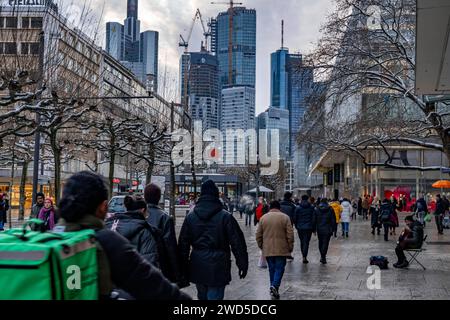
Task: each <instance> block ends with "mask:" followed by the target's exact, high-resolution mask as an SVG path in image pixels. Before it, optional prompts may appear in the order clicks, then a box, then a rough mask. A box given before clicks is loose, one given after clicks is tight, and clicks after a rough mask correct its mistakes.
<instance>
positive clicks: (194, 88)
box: [180, 51, 220, 130]
mask: <svg viewBox="0 0 450 320" xmlns="http://www.w3.org/2000/svg"><path fill="white" fill-rule="evenodd" d="M180 64H181V65H180V70H181V74H180V75H181V76H180V86H181V97H182V100H181V101H184V97H185V95H186V93H187V95H188V96H189V107H190V108H189V109H190V112H191V116H192V119H193V120H202V122H203V129H204V130H206V129H218V128H219V116H220V108H219V106H220V105H219V103H220V84H219V64H218V62H217V58H216V57H215V56H213V55H212V54H210V53H208V52H206V51H204V52H191V53H189V54H184V55H183V56H182V57H181V60H180ZM185 81H187V83H186V84H187V86H186V87H185Z"/></svg>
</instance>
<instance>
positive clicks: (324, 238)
mask: <svg viewBox="0 0 450 320" xmlns="http://www.w3.org/2000/svg"><path fill="white" fill-rule="evenodd" d="M317 237H318V238H319V251H320V257H321V258H322V259H324V258H326V257H327V253H328V246H329V245H330V239H331V234H329V233H326V234H320V233H319V234H317Z"/></svg>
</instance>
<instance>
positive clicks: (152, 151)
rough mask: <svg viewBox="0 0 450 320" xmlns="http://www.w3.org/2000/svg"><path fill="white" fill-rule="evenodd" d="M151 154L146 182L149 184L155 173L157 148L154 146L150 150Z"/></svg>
mask: <svg viewBox="0 0 450 320" xmlns="http://www.w3.org/2000/svg"><path fill="white" fill-rule="evenodd" d="M149 155H150V161H147V164H148V166H147V175H146V177H145V184H146V185H149V184H150V183H152V174H153V168H154V166H155V150H154V149H153V148H152V149H151V150H150V152H149Z"/></svg>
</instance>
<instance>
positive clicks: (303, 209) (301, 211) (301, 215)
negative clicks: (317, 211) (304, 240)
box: [294, 201, 314, 231]
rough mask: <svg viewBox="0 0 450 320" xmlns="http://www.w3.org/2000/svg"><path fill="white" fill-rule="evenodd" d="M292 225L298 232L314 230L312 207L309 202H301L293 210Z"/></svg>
mask: <svg viewBox="0 0 450 320" xmlns="http://www.w3.org/2000/svg"><path fill="white" fill-rule="evenodd" d="M294 224H295V227H296V229H297V230H298V231H305V230H313V229H314V207H313V206H312V204H311V203H310V202H309V201H302V202H300V205H299V206H298V207H297V209H296V210H295V218H294Z"/></svg>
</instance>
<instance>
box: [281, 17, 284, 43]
mask: <svg viewBox="0 0 450 320" xmlns="http://www.w3.org/2000/svg"><path fill="white" fill-rule="evenodd" d="M281 48H284V20H281Z"/></svg>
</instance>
